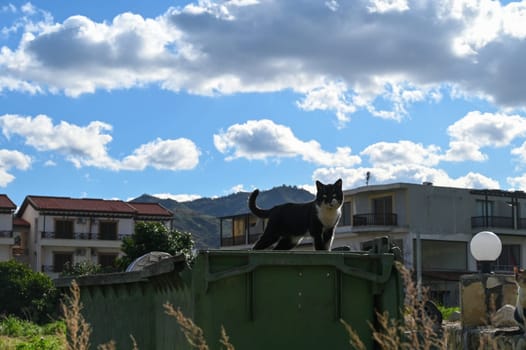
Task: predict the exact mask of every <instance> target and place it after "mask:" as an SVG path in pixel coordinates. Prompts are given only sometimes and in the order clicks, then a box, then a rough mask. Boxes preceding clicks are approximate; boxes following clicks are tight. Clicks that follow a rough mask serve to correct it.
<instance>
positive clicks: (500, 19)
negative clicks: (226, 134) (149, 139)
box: [0, 0, 526, 126]
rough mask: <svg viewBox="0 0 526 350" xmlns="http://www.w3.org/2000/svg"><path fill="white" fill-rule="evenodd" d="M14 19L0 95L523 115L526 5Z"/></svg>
mask: <svg viewBox="0 0 526 350" xmlns="http://www.w3.org/2000/svg"><path fill="white" fill-rule="evenodd" d="M6 10H7V8H6ZM20 14H21V15H23V16H24V21H21V22H17V23H14V24H13V27H12V28H15V27H16V29H13V30H10V29H9V28H7V27H6V29H5V31H6V32H9V33H11V34H12V33H14V32H17V33H18V32H19V30H20V28H23V31H24V32H23V33H20V34H19V36H20V40H19V42H18V43H17V44H15V45H12V46H4V47H2V48H1V50H0V75H1V76H2V78H1V79H0V91H2V90H17V91H22V92H26V93H44V92H48V91H50V92H53V93H59V92H64V93H66V94H67V95H70V96H79V95H81V94H85V93H92V92H94V91H97V90H99V89H104V90H112V89H123V88H131V87H136V86H144V85H148V84H158V85H160V86H162V87H163V88H165V89H170V90H173V91H182V90H185V91H189V92H191V93H195V94H203V95H217V94H233V93H239V92H274V91H281V90H285V89H290V90H292V91H295V92H298V93H300V94H302V95H303V98H300V102H299V103H298V106H299V107H301V108H304V109H306V110H319V109H321V110H329V111H333V112H334V113H335V114H336V116H337V120H338V123H339V126H342V125H344V124H345V123H347V122H348V121H349V120H350V115H351V114H353V113H355V112H356V111H359V110H366V111H368V112H370V113H371V114H372V115H374V116H378V117H382V118H391V119H396V120H400V119H401V118H404V117H405V116H406V114H407V111H406V108H407V106H410V105H412V104H414V103H417V102H421V101H426V100H433V99H434V98H435V97H436V95H437V93H436V92H437V91H441V92H442V93H447V92H449V93H450V94H452V93H454V92H455V91H461V92H462V95H464V96H476V97H483V98H486V99H488V100H489V101H491V102H494V103H496V104H498V105H500V106H503V107H512V108H520V107H524V106H525V105H526V97H525V96H524V94H523V93H522V92H523V91H525V90H526V79H522V78H520V77H519V76H517V74H520V72H522V71H523V59H522V57H524V56H525V55H526V41H524V40H523V39H524V38H525V37H526V29H525V27H524V25H522V24H523V23H524V22H525V21H526V4H525V3H524V2H511V3H508V4H501V3H499V2H497V1H490V0H479V1H467V0H466V1H449V0H442V1H436V2H410V1H406V0H371V1H368V2H367V1H363V2H356V3H354V2H353V3H349V2H341V1H325V2H319V3H316V2H314V3H313V2H311V1H307V0H305V1H303V2H299V3H298V2H294V3H292V2H288V1H280V2H275V1H264V0H261V1H239V0H236V1H226V2H214V1H200V2H197V3H191V4H188V5H187V6H186V7H184V8H170V9H168V10H167V11H166V12H165V13H164V14H162V15H161V16H159V17H156V18H144V17H142V16H140V15H137V14H132V13H122V14H119V15H117V16H116V17H115V18H113V20H109V21H104V22H96V21H94V20H92V19H90V18H87V17H83V16H72V17H69V18H67V19H65V20H64V21H63V22H56V21H54V20H53V18H50V16H49V14H46V13H45V12H43V11H41V10H39V9H37V8H36V7H35V6H33V5H30V6H29V5H28V6H26V7H25V11H24V12H20ZM313 23H314V24H315V25H313ZM372 43H374V44H372Z"/></svg>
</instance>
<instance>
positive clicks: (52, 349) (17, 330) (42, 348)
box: [0, 316, 66, 350]
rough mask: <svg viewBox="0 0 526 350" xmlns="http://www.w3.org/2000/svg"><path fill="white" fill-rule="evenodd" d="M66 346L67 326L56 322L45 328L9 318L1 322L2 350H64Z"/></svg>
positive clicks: (0, 347)
mask: <svg viewBox="0 0 526 350" xmlns="http://www.w3.org/2000/svg"><path fill="white" fill-rule="evenodd" d="M65 346H66V325H65V323H64V322H63V321H56V322H52V323H49V324H46V325H44V326H39V325H37V324H35V323H32V322H29V321H26V320H21V319H19V318H17V317H14V316H7V317H4V318H2V319H1V320H0V349H2V350H33V349H34V350H37V349H38V350H62V349H64V348H65Z"/></svg>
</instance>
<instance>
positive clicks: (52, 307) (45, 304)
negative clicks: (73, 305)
mask: <svg viewBox="0 0 526 350" xmlns="http://www.w3.org/2000/svg"><path fill="white" fill-rule="evenodd" d="M58 300H59V293H58V291H57V289H56V288H55V286H54V284H53V281H52V280H51V278H49V277H48V276H46V275H45V274H43V273H40V272H33V271H32V270H31V269H29V268H28V267H27V266H25V265H23V264H21V263H18V262H16V261H14V260H11V261H6V262H0V314H3V315H13V316H17V317H19V318H22V319H28V320H32V321H34V322H37V323H43V322H46V321H49V320H50V319H51V318H55V316H56V315H57V310H58Z"/></svg>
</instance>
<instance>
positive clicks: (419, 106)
mask: <svg viewBox="0 0 526 350" xmlns="http://www.w3.org/2000/svg"><path fill="white" fill-rule="evenodd" d="M524 23H526V2H505V3H501V2H498V1H485V0H480V1H471V0H470V1H430V2H423V1H409V0H408V1H404V0H390V1H384V0H358V1H352V2H347V1H337V0H322V1H312V0H300V1H266V0H259V1H258V0H230V1H197V2H191V1H142V0H141V1H139V0H131V1H116V0H114V1H102V0H89V1H88V0H86V1H32V2H19V1H12V2H9V1H8V2H2V4H1V5H0V192H2V193H5V194H7V195H8V196H9V197H10V198H11V199H12V200H13V201H15V203H17V204H21V202H22V200H23V199H24V197H25V196H26V195H53V196H69V197H90V198H119V199H124V200H127V199H131V198H134V197H137V196H139V195H141V194H143V193H147V194H152V195H157V196H160V197H172V198H175V199H178V200H188V199H192V198H198V197H203V196H205V197H215V196H223V195H226V194H229V193H233V192H236V191H239V190H246V191H249V190H252V189H254V188H256V187H257V188H260V189H270V188H272V187H275V186H279V185H282V184H286V185H296V186H300V187H305V188H307V189H310V190H313V188H314V186H313V185H314V181H315V180H320V181H322V182H334V181H335V180H337V179H338V178H342V179H343V183H344V188H345V189H350V188H354V187H358V186H363V185H365V174H366V173H367V172H370V173H371V180H370V182H369V183H370V184H381V183H392V182H413V183H421V182H424V181H430V182H433V183H434V184H436V185H442V186H453V187H469V188H500V189H505V190H508V189H515V190H524V189H526V166H525V164H526V113H525V112H526V111H525V106H526V94H525V91H526V63H525V61H524V57H525V55H526V40H525V39H526V26H524Z"/></svg>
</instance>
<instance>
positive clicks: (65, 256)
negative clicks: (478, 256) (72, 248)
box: [53, 253, 73, 272]
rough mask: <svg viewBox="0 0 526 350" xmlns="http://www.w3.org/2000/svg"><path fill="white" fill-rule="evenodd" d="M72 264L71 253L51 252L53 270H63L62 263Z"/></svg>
mask: <svg viewBox="0 0 526 350" xmlns="http://www.w3.org/2000/svg"><path fill="white" fill-rule="evenodd" d="M65 264H70V265H73V253H53V272H62V271H64V265H65Z"/></svg>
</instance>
